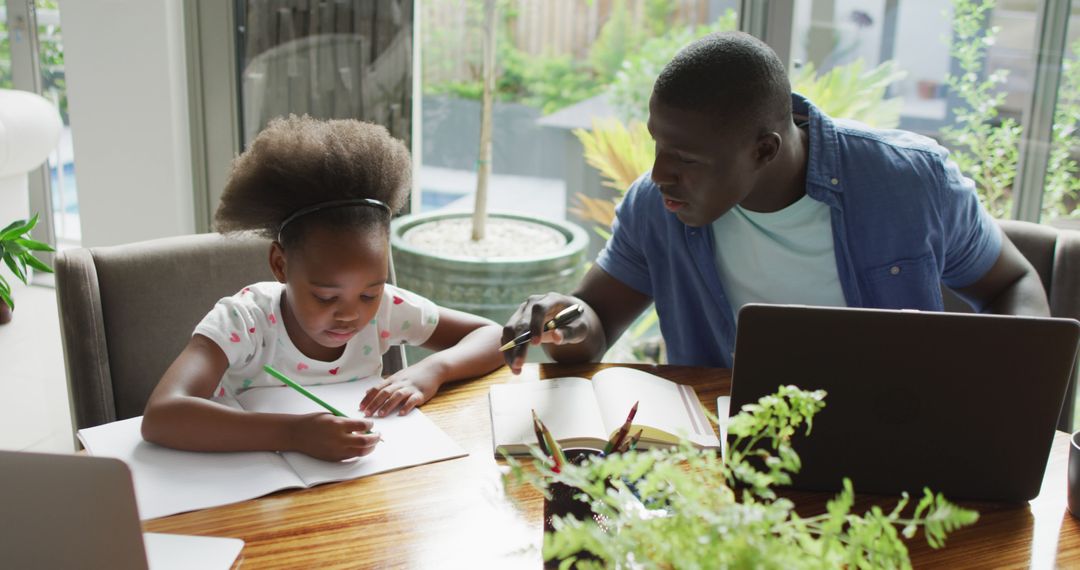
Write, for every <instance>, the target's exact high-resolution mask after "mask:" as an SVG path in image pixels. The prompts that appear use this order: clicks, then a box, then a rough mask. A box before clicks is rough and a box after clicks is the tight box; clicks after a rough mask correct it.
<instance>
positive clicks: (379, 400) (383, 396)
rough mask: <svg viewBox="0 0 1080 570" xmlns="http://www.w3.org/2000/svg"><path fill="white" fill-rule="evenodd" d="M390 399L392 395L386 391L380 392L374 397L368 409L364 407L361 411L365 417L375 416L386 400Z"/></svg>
mask: <svg viewBox="0 0 1080 570" xmlns="http://www.w3.org/2000/svg"><path fill="white" fill-rule="evenodd" d="M389 398H390V393H388V392H387V391H386V389H382V390H379V391H378V392H376V393H375V395H374V396H372V398H371V401H369V402H368V405H367V407H363V408H362V409H361V411H363V412H364V415H367V416H373V415H375V413H376V412H377V411H378V410H379V408H380V407H381V406H382V405H383V404H384V403H386V400H387V399H389Z"/></svg>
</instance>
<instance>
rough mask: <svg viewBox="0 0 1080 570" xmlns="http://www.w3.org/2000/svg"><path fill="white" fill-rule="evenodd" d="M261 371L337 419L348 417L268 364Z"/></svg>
mask: <svg viewBox="0 0 1080 570" xmlns="http://www.w3.org/2000/svg"><path fill="white" fill-rule="evenodd" d="M263 370H265V371H266V373H267V374H269V375H271V376H273V377H274V378H277V379H278V380H281V381H282V382H284V383H285V385H286V386H288V387H290V388H292V389H293V390H296V391H297V392H300V393H301V394H303V395H305V396H307V397H308V399H309V400H311V401H312V402H315V403H316V404H318V405H320V406H322V407H324V408H326V410H327V411H328V412H330V413H331V414H334V415H335V416H339V417H342V418H347V417H349V416H346V415H345V414H343V413H341V412H339V411H338V410H337V408H335V407H334V406H331V405H330V404H327V403H326V402H324V401H322V400H320V399H319V397H318V396H316V395H315V394H312V393H311V392H308V391H307V390H306V389H304V387H303V386H301V385H299V384H297V383H296V382H293V381H292V380H289V378H288V377H287V376H285V375H284V374H282V373H280V372H278V371H277V370H276V369H275V368H274V367H273V366H270V365H269V364H267V365H266V366H263Z"/></svg>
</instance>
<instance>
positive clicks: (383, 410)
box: [378, 389, 409, 416]
mask: <svg viewBox="0 0 1080 570" xmlns="http://www.w3.org/2000/svg"><path fill="white" fill-rule="evenodd" d="M408 397H409V394H408V393H407V392H406V391H405V390H401V389H399V390H398V391H397V392H394V393H393V394H392V395H391V396H390V398H389V399H387V400H386V402H384V403H383V405H382V406H380V407H379V411H378V414H379V415H380V416H385V415H387V414H389V413H390V412H392V411H394V410H396V409H397V407H398V406H399V405H401V403H402V402H404V401H405V398H408Z"/></svg>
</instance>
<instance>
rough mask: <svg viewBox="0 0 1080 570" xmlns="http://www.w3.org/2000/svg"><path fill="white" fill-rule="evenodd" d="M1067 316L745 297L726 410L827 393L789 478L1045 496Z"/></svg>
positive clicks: (1068, 348) (803, 485)
mask: <svg viewBox="0 0 1080 570" xmlns="http://www.w3.org/2000/svg"><path fill="white" fill-rule="evenodd" d="M1078 339H1080V323H1078V322H1077V321H1075V320H1073V319H1052V318H1033V317H1012V316H996V315H984V314H959V313H937V312H919V311H907V310H903V311H895V310H877V309H853V308H831V307H807V306H793V305H758V304H749V305H746V306H744V307H743V308H742V310H740V311H739V328H738V332H737V334H736V341H735V359H734V366H733V368H732V388H731V402H730V410H731V412H732V413H735V412H737V411H738V410H740V409H741V408H742V406H743V405H745V404H747V403H751V402H756V401H757V400H758V398H760V397H762V396H765V395H767V394H772V393H774V392H775V391H776V390H777V389H778V388H779V386H781V385H784V384H794V385H796V386H798V387H800V388H803V389H806V390H815V389H823V390H825V391H826V392H827V395H826V397H825V407H824V409H823V410H821V411H820V412H818V414H817V415H816V416H815V417H814V420H813V431H812V432H811V434H810V436H808V437H807V436H805V435H804V430H799V435H798V436H796V437H795V438H793V440H792V445H793V448H794V450H795V452H796V453H798V454H799V457H800V458H801V459H802V469H801V471H800V472H799V473H798V474H797V475H795V476H794V477H793V483H792V487H793V488H796V489H804V490H820V491H835V490H839V489H840V488H841V484H842V480H843V478H844V477H848V478H850V479H851V480H852V482H853V483H854V487H855V491H856V492H857V493H883V494H898V493H900V492H901V491H908V492H911V493H917V494H918V495H921V494H922V489H923V488H924V487H929V488H930V489H931V490H932V491H934V492H935V493H936V492H941V493H944V495H945V496H946V497H947V498H949V499H969V500H990V501H1006V502H1020V501H1027V500H1030V499H1032V498H1034V497H1035V496H1036V495H1038V493H1039V488H1040V486H1041V483H1042V479H1043V473H1044V471H1045V469H1046V461H1047V458H1048V456H1049V453H1050V447H1051V444H1052V443H1053V438H1054V430H1055V428H1056V424H1057V419H1058V414H1059V412H1060V411H1061V408H1062V402H1063V401H1064V398H1065V392H1066V388H1067V387H1068V383H1069V380H1070V378H1071V377H1072V374H1073V369H1074V363H1075V359H1076V353H1077V341H1078Z"/></svg>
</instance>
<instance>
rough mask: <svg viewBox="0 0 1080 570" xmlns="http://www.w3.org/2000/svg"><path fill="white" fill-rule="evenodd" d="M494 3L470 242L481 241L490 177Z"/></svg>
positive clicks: (488, 17) (488, 13)
mask: <svg viewBox="0 0 1080 570" xmlns="http://www.w3.org/2000/svg"><path fill="white" fill-rule="evenodd" d="M495 26H496V21H495V0H484V96H483V104H482V106H481V111H480V158H479V159H477V161H476V165H477V172H476V204H475V205H474V207H473V227H472V239H473V241H480V240H482V239H484V231H485V227H484V226H485V222H486V221H487V189H488V178H490V177H491V107H492V104H493V101H492V99H493V97H494V91H495Z"/></svg>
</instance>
